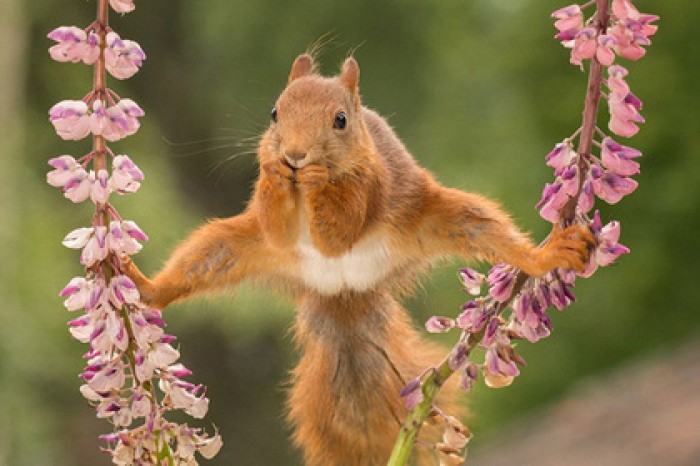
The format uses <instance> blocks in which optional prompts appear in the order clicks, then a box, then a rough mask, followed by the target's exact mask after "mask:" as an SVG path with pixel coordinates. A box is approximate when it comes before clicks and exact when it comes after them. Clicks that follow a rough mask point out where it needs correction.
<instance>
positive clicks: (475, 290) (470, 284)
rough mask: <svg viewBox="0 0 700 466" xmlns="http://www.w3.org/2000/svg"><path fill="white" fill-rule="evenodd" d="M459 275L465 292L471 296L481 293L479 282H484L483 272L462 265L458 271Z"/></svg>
mask: <svg viewBox="0 0 700 466" xmlns="http://www.w3.org/2000/svg"><path fill="white" fill-rule="evenodd" d="M459 277H460V278H461V279H462V286H463V287H464V289H465V290H466V292H467V293H469V294H470V295H473V296H478V295H479V294H481V284H482V283H484V274H483V273H479V272H477V271H476V270H473V269H470V268H468V267H464V268H463V269H461V270H460V271H459Z"/></svg>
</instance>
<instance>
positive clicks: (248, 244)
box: [123, 54, 592, 466]
mask: <svg viewBox="0 0 700 466" xmlns="http://www.w3.org/2000/svg"><path fill="white" fill-rule="evenodd" d="M359 75H360V69H359V66H358V64H357V62H356V61H355V59H354V58H352V57H351V58H347V59H346V60H345V62H344V63H343V65H342V70H341V73H340V75H338V76H335V77H325V76H321V75H319V74H318V73H317V72H316V70H315V65H314V61H313V58H312V57H311V56H310V55H309V54H303V55H300V56H299V57H298V58H297V59H296V60H295V61H294V64H293V65H292V69H291V72H290V74H289V79H288V82H287V86H286V88H285V89H284V91H283V92H282V94H281V95H280V96H279V98H278V99H277V102H276V104H275V106H274V108H273V110H272V114H271V123H270V126H269V128H268V129H267V130H266V131H265V133H264V134H263V135H262V138H261V140H260V144H259V147H258V159H259V163H260V176H259V178H258V180H257V183H256V185H255V192H254V193H253V196H252V199H251V200H250V203H249V204H248V206H247V208H246V209H245V211H244V212H243V213H241V214H240V215H237V216H235V217H231V218H226V219H218V220H212V221H210V222H208V223H206V224H205V225H203V226H201V227H200V228H199V229H197V230H196V231H195V232H194V233H192V234H191V236H190V237H189V238H187V239H186V240H185V241H184V242H182V244H180V245H179V246H178V247H177V248H176V249H175V251H174V253H173V254H172V257H171V258H170V259H169V260H168V261H167V263H166V264H165V266H164V267H163V269H162V270H161V271H160V272H158V273H157V274H156V275H155V276H154V277H153V278H152V279H148V278H146V277H145V276H144V275H143V274H142V273H141V272H140V271H139V270H138V268H137V267H136V266H135V265H134V264H133V262H131V261H130V260H128V259H125V261H124V264H123V268H124V272H125V273H126V274H127V275H129V276H130V277H131V278H132V279H133V280H134V282H135V283H136V285H137V287H138V289H139V291H140V293H141V297H142V299H143V301H144V302H145V303H146V304H149V305H152V306H155V307H158V308H165V307H166V306H167V305H168V304H170V303H171V302H173V301H176V300H179V299H183V298H185V297H188V296H192V295H195V294H201V293H206V292H214V291H217V290H221V289H230V288H233V287H235V286H236V285H237V284H238V283H239V282H241V281H242V280H250V281H253V282H263V283H268V284H272V285H277V286H281V287H282V288H283V289H285V290H287V291H288V292H290V293H291V294H292V296H293V297H294V298H295V300H296V306H297V317H296V323H295V325H294V331H295V341H296V343H297V345H298V347H299V349H300V351H301V360H300V361H299V364H298V366H297V367H296V368H295V369H294V370H293V372H292V382H293V385H292V388H291V390H290V393H289V402H288V418H289V421H290V422H291V424H292V426H293V427H294V434H293V437H294V442H295V443H296V445H298V446H299V447H300V448H301V450H302V453H303V456H304V459H305V463H306V464H307V465H308V466H373V465H383V464H385V463H386V461H387V459H388V457H389V454H390V452H391V448H392V445H393V443H394V440H395V437H396V435H397V433H398V431H399V429H400V426H401V422H402V421H403V420H404V419H405V417H406V415H407V410H406V408H405V406H404V405H403V402H402V400H401V399H400V398H399V392H400V390H401V389H402V387H403V386H404V385H405V383H406V381H407V380H409V379H411V378H413V377H415V376H416V375H417V374H419V373H420V372H421V371H422V370H423V369H424V368H425V367H428V366H430V365H432V364H435V363H437V361H438V360H439V358H440V356H441V352H440V351H439V350H438V348H437V347H436V345H434V344H431V343H430V342H427V341H424V339H423V337H421V336H420V334H419V333H418V331H417V330H416V329H415V328H414V327H413V325H412V323H411V321H410V318H409V316H408V315H407V313H406V311H405V310H404V309H403V308H402V307H401V305H400V304H399V302H398V301H397V296H398V295H400V294H401V293H404V292H406V291H408V290H410V288H411V285H412V284H414V283H415V281H416V278H417V277H418V275H419V274H420V273H421V272H423V271H425V270H426V269H428V268H429V267H430V266H431V265H433V264H434V263H435V262H437V261H439V260H441V259H445V258H450V257H459V258H461V259H464V260H468V261H473V260H486V261H489V262H492V263H498V262H507V263H509V264H512V265H513V266H515V267H517V268H519V269H521V270H522V271H524V272H525V273H527V274H529V275H533V276H539V275H543V274H545V273H547V272H548V271H549V270H551V269H553V268H557V267H562V268H566V269H574V270H578V271H580V270H583V268H584V264H585V262H586V260H587V258H588V248H589V243H591V242H592V237H591V234H590V232H589V231H588V230H587V229H586V228H585V227H581V226H572V227H568V228H566V229H558V230H555V232H554V233H553V234H552V235H551V236H550V238H549V239H548V241H547V242H546V243H545V244H544V245H542V246H540V247H537V246H535V245H534V244H533V243H532V241H531V240H530V239H529V238H528V236H527V235H525V234H524V233H521V232H520V231H519V230H518V228H517V227H516V226H515V224H514V223H513V222H512V221H511V219H510V218H509V217H508V215H507V214H505V213H504V212H503V211H502V210H501V208H500V207H499V206H498V205H497V204H496V203H495V202H493V201H491V200H488V199H486V198H484V197H482V196H480V195H478V194H473V193H466V192H462V191H459V190H456V189H451V188H447V187H444V186H442V185H440V184H439V183H438V182H437V181H436V180H435V178H434V177H433V175H432V174H431V173H430V172H429V171H428V170H426V169H424V168H421V167H420V166H419V165H418V164H417V163H416V161H415V160H414V158H413V157H412V156H411V154H410V153H409V152H408V150H407V149H406V148H405V147H404V145H403V144H402V142H401V141H400V140H399V138H398V137H397V136H396V135H395V134H394V131H393V130H392V128H391V127H390V126H389V125H388V124H387V122H386V121H385V120H384V119H383V118H382V117H381V116H379V115H378V114H377V113H376V112H374V111H372V110H370V109H368V108H366V107H364V106H362V104H361V101H360V94H359V90H358V81H359ZM443 356H444V355H443ZM447 392H449V390H447ZM448 395H449V393H448ZM447 398H449V397H448V396H447V395H445V396H443V401H441V402H444V403H448V404H449V403H450V401H449V400H448V399H447Z"/></svg>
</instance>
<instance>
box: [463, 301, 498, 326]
mask: <svg viewBox="0 0 700 466" xmlns="http://www.w3.org/2000/svg"><path fill="white" fill-rule="evenodd" d="M462 309H463V310H462V313H461V314H460V315H459V316H457V321H456V324H457V326H458V327H459V328H461V329H462V330H464V331H466V332H469V333H476V332H479V331H480V330H481V329H482V328H484V326H485V325H486V322H488V320H489V317H490V315H491V312H488V311H487V310H486V309H485V308H484V304H483V301H482V300H477V301H469V302H468V303H466V304H465V305H464V306H462Z"/></svg>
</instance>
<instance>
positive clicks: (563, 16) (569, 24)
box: [552, 4, 583, 32]
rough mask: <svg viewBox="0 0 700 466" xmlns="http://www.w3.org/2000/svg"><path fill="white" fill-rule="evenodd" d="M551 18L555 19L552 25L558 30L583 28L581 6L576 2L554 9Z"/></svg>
mask: <svg viewBox="0 0 700 466" xmlns="http://www.w3.org/2000/svg"><path fill="white" fill-rule="evenodd" d="M552 18H555V19H556V20H557V21H556V22H555V23H554V27H555V28H557V29H558V30H559V31H560V32H564V31H570V30H574V31H578V30H579V29H581V28H583V12H582V11H581V6H579V5H577V4H573V5H569V6H567V7H564V8H560V9H558V10H556V11H554V12H553V13H552Z"/></svg>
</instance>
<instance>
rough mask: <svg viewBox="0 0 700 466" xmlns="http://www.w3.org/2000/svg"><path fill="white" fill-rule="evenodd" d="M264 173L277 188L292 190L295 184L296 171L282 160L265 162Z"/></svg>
mask: <svg viewBox="0 0 700 466" xmlns="http://www.w3.org/2000/svg"><path fill="white" fill-rule="evenodd" d="M261 168H262V171H263V173H265V176H266V177H267V179H268V180H269V181H270V183H271V184H272V185H273V186H274V187H275V188H281V189H284V190H290V189H291V188H292V184H293V182H294V170H293V169H292V167H290V166H289V165H287V164H286V163H285V162H284V161H282V160H274V161H271V162H265V163H264V164H263V165H262V167H261Z"/></svg>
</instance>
